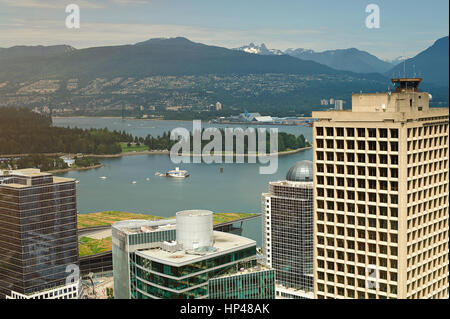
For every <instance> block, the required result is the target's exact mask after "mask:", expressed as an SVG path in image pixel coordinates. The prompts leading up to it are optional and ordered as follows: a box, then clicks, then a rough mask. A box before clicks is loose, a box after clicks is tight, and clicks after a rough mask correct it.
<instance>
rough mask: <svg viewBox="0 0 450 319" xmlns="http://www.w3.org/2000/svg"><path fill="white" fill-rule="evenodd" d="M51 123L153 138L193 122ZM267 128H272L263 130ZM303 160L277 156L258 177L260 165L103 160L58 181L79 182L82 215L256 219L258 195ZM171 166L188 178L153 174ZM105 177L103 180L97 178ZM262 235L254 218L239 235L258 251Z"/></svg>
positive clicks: (154, 158)
mask: <svg viewBox="0 0 450 319" xmlns="http://www.w3.org/2000/svg"><path fill="white" fill-rule="evenodd" d="M53 123H54V125H57V126H70V127H78V128H91V127H95V128H104V127H106V128H108V129H110V130H120V131H123V130H124V131H126V132H128V133H131V134H133V135H135V136H146V135H147V134H151V135H153V136H157V135H161V134H162V133H163V132H167V131H170V130H171V129H173V128H176V127H184V128H188V129H191V130H192V122H188V121H147V120H121V119H115V118H55V119H54V120H53ZM202 125H203V127H209V126H216V127H226V126H224V125H209V124H202ZM230 127H236V126H230ZM271 127H273V126H266V128H271ZM243 128H244V129H245V128H246V127H245V126H244V127H243ZM278 129H279V131H284V132H287V133H292V134H295V135H299V134H303V135H304V136H305V137H306V139H307V140H311V135H312V130H311V128H309V127H304V126H279V127H278ZM301 160H312V151H311V150H305V151H302V152H299V153H295V154H291V155H285V156H279V158H278V170H277V172H276V173H275V174H272V175H261V174H259V166H260V165H261V164H260V163H258V162H257V163H256V164H249V163H242V164H237V163H233V164H225V163H222V164H217V163H216V164H205V163H200V164H194V163H190V164H180V165H178V164H174V163H172V161H171V160H170V157H169V156H168V155H136V156H128V157H121V158H110V159H102V160H101V162H102V164H103V165H104V166H103V167H102V168H99V169H93V170H88V171H72V172H68V173H65V174H62V175H63V176H66V177H71V178H75V179H77V180H78V181H80V183H79V184H77V205H78V210H79V212H80V213H89V212H97V211H106V210H118V211H128V212H135V213H144V214H151V215H157V216H165V217H169V216H174V215H175V213H176V212H177V211H180V210H185V209H208V210H212V211H214V212H245V213H247V212H248V213H260V212H261V194H262V193H263V192H267V190H268V183H269V182H270V181H276V180H281V179H284V178H285V175H286V172H287V171H288V169H289V168H290V167H291V166H292V165H293V164H295V163H296V162H297V161H301ZM175 166H180V168H181V169H186V170H188V172H189V174H190V177H188V178H186V179H182V180H177V179H170V178H164V177H158V176H155V172H166V171H168V170H170V169H173V168H174V167H175ZM221 167H223V172H222V173H221V172H220V168H221ZM103 176H104V177H106V179H101V178H100V177H103ZM133 182H136V183H133ZM261 232H262V229H261V220H260V219H259V218H258V219H255V220H251V221H247V222H245V224H244V228H243V233H242V235H243V236H246V237H249V238H252V239H254V240H256V241H257V242H258V244H259V245H260V244H261Z"/></svg>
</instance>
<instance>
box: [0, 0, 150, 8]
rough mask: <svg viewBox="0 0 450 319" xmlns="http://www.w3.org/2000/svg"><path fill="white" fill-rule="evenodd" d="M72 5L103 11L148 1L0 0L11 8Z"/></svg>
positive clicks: (0, 2)
mask: <svg viewBox="0 0 450 319" xmlns="http://www.w3.org/2000/svg"><path fill="white" fill-rule="evenodd" d="M70 3H74V4H77V5H78V6H80V8H88V9H103V8H106V7H107V5H108V4H111V3H115V4H119V5H138V4H147V3H148V0H71V1H68V2H67V3H66V2H64V1H61V0H0V4H4V5H6V6H9V7H22V8H44V9H59V8H65V7H66V6H67V5H68V4H70Z"/></svg>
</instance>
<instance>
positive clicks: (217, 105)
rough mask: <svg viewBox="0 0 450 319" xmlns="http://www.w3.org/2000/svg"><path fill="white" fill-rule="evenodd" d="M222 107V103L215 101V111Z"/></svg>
mask: <svg viewBox="0 0 450 319" xmlns="http://www.w3.org/2000/svg"><path fill="white" fill-rule="evenodd" d="M221 109H222V103H220V102H217V103H216V111H220V110H221Z"/></svg>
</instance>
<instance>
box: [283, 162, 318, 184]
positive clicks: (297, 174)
mask: <svg viewBox="0 0 450 319" xmlns="http://www.w3.org/2000/svg"><path fill="white" fill-rule="evenodd" d="M286 180H288V181H291V182H312V180H313V163H312V162H311V161H301V162H297V163H295V164H294V165H293V166H292V167H291V168H290V169H289V171H288V172H287V174H286Z"/></svg>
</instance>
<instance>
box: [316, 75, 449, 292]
mask: <svg viewBox="0 0 450 319" xmlns="http://www.w3.org/2000/svg"><path fill="white" fill-rule="evenodd" d="M411 83H412V84H414V85H411ZM418 83H420V80H419V79H405V80H403V79H396V80H395V81H394V84H396V85H398V88H397V90H396V91H395V92H389V93H377V94H354V95H353V97H352V101H353V105H352V110H351V111H328V112H313V117H315V118H317V119H318V121H317V122H315V123H314V133H313V134H314V166H315V171H316V174H315V177H314V185H315V189H314V198H315V201H314V234H315V235H314V247H315V249H314V290H315V297H316V298H320V299H322V298H360V299H364V298H399V299H403V298H415V299H418V298H448V297H449V290H448V276H449V271H448V252H449V250H448V239H449V237H448V217H449V213H448V168H449V167H448V145H449V144H448V136H449V124H448V118H449V113H448V108H446V109H442V108H430V107H429V100H430V95H429V94H428V93H426V92H419V91H418V90H417V87H418Z"/></svg>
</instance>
